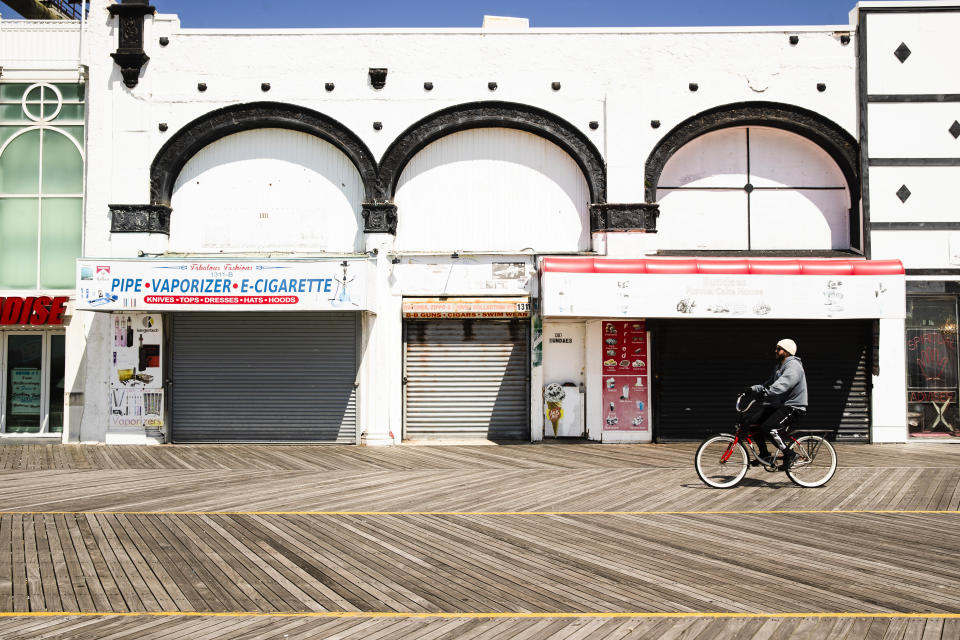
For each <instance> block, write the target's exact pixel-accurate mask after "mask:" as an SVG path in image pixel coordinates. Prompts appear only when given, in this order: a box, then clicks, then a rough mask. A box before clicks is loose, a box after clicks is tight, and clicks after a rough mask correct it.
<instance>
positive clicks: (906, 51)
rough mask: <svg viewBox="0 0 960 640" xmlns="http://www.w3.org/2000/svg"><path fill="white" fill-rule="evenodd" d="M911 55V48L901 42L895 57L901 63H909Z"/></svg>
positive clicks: (894, 53)
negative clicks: (908, 59)
mask: <svg viewBox="0 0 960 640" xmlns="http://www.w3.org/2000/svg"><path fill="white" fill-rule="evenodd" d="M911 53H912V52H911V51H910V47H908V46H907V45H906V43H903V42H901V43H900V46H899V47H897V50H896V51H894V52H893V55H895V56H897V60H899V61H900V62H901V63H904V62H906V61H907V58H909V57H910V54H911Z"/></svg>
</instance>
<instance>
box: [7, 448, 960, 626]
mask: <svg viewBox="0 0 960 640" xmlns="http://www.w3.org/2000/svg"><path fill="white" fill-rule="evenodd" d="M694 448H695V447H694V445H689V444H679V445H624V446H598V445H591V444H571V445H555V444H551V445H517V446H472V447H462V446H435V447H420V446H416V447H411V446H403V447H391V448H382V449H381V448H366V447H295V446H275V447H270V446H259V447H258V446H176V447H172V446H171V447H106V446H79V445H40V444H38V445H19V444H16V445H0V614H3V615H0V638H71V639H72V638H137V639H143V638H191V639H194V638H316V637H324V638H360V637H363V638H415V639H427V638H430V639H436V638H458V639H459V638H485V639H488V638H570V639H573V638H603V639H606V638H701V639H703V640H706V639H708V638H710V639H713V638H756V639H758V640H759V639H761V638H790V637H798V638H799V637H804V638H827V637H837V638H854V639H858V640H859V639H861V638H863V639H867V638H878V639H882V638H918V639H926V638H938V639H948V638H949V639H950V640H955V639H956V638H958V637H960V511H958V508H960V465H958V463H960V447H958V446H954V445H949V444H917V445H914V444H910V445H883V446H865V445H838V447H837V448H838V454H839V458H840V461H841V468H840V469H839V470H838V472H837V475H836V476H835V478H834V479H833V480H832V481H831V482H830V483H829V484H828V485H827V486H826V487H823V488H820V489H801V488H799V487H796V486H794V485H792V484H791V483H790V482H789V480H788V479H787V478H786V477H785V476H784V475H783V474H768V473H765V472H763V471H762V470H757V469H755V470H751V472H750V474H749V476H748V478H747V480H746V481H745V482H744V483H743V485H742V486H741V487H738V488H736V489H734V490H730V491H718V490H713V489H709V488H707V487H705V486H703V485H702V484H701V483H700V482H699V480H698V479H697V476H696V473H695V472H694V470H693V468H692V455H693V451H694ZM110 614H113V615H110ZM218 614H219V615H218ZM223 614H227V615H223Z"/></svg>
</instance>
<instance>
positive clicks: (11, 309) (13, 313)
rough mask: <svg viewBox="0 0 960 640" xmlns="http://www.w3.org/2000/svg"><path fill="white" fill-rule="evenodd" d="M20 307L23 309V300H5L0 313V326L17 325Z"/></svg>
mask: <svg viewBox="0 0 960 640" xmlns="http://www.w3.org/2000/svg"><path fill="white" fill-rule="evenodd" d="M21 307H23V298H7V299H5V300H4V301H3V311H2V312H0V324H17V319H18V318H19V317H20V309H21Z"/></svg>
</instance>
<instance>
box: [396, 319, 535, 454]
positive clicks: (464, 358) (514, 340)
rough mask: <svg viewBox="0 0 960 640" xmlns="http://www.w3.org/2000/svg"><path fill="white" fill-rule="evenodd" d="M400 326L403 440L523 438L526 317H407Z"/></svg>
mask: <svg viewBox="0 0 960 640" xmlns="http://www.w3.org/2000/svg"><path fill="white" fill-rule="evenodd" d="M405 330H406V344H407V351H406V358H405V360H404V376H405V379H406V384H405V387H404V388H405V399H404V428H405V437H407V438H437V437H452V438H470V437H478V438H489V439H491V440H495V439H516V438H528V437H529V435H530V418H529V404H530V382H529V374H528V371H529V368H528V362H529V347H528V334H529V321H528V320H526V319H524V320H502V321H497V320H429V321H420V320H407V321H406V322H405Z"/></svg>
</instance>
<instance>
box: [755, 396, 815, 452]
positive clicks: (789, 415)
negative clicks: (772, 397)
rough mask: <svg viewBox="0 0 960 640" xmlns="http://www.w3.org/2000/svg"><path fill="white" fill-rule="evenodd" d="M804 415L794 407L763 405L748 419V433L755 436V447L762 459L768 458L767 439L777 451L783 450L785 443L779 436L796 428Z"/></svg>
mask: <svg viewBox="0 0 960 640" xmlns="http://www.w3.org/2000/svg"><path fill="white" fill-rule="evenodd" d="M804 413H806V412H805V411H804V410H803V409H798V408H796V407H772V406H770V405H764V406H762V407H760V408H759V409H758V410H757V411H756V413H755V414H753V415H751V416H750V417H749V423H748V424H749V425H750V433H751V434H753V435H755V436H756V440H757V446H758V447H759V449H760V454H761V455H762V456H763V457H764V458H767V457H769V456H770V452H769V451H768V450H767V437H768V436H769V437H770V440H771V441H772V442H773V444H774V445H775V446H776V447H777V448H778V449H784V448H785V447H786V443H785V442H783V439H782V438H781V437H780V436H781V434H783V435H786V433H787V431H788V430H789V429H790V427H795V426H797V424H798V423H799V421H800V418H801V417H802V416H803V414H804Z"/></svg>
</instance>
